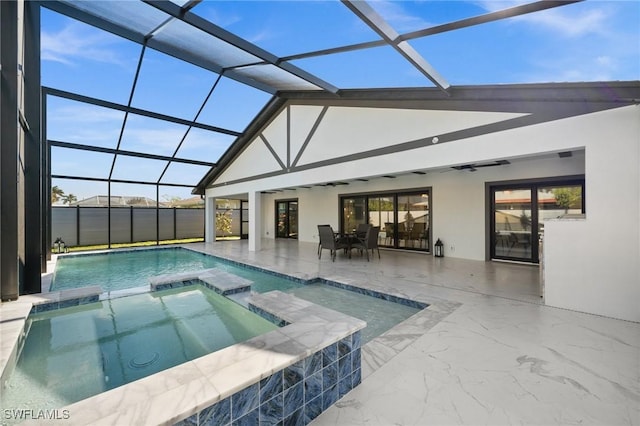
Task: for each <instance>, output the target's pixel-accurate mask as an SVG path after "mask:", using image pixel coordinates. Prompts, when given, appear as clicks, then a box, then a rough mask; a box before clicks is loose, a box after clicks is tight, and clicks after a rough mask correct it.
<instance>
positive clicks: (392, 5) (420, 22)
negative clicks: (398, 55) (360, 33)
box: [371, 0, 433, 33]
mask: <svg viewBox="0 0 640 426" xmlns="http://www.w3.org/2000/svg"><path fill="white" fill-rule="evenodd" d="M371 6H372V7H373V8H374V9H375V10H376V11H377V12H378V13H379V14H380V16H382V17H383V18H384V20H385V21H387V22H388V23H389V25H391V27H392V28H393V29H394V30H396V31H397V32H398V33H404V32H407V31H414V30H419V29H423V28H428V27H430V26H432V25H433V24H432V23H430V22H427V21H425V20H424V19H423V18H422V17H420V16H415V15H412V14H411V13H409V12H408V11H406V10H405V8H404V7H403V4H402V2H397V1H389V0H380V1H375V2H372V3H371Z"/></svg>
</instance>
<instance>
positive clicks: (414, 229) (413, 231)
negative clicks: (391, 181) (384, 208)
mask: <svg viewBox="0 0 640 426" xmlns="http://www.w3.org/2000/svg"><path fill="white" fill-rule="evenodd" d="M428 234H429V195H428V194H427V193H418V194H400V195H398V247H401V248H407V249H416V250H427V249H428V248H429V237H428Z"/></svg>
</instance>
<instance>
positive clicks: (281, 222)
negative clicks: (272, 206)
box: [276, 201, 289, 238]
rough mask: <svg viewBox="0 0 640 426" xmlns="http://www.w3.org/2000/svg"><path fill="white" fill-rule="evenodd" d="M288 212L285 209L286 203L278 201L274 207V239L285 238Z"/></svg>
mask: <svg viewBox="0 0 640 426" xmlns="http://www.w3.org/2000/svg"><path fill="white" fill-rule="evenodd" d="M288 211H289V209H288V208H287V202H286V201H278V203H277V207H276V217H277V226H276V237H278V238H286V237H287V222H288V218H287V213H288Z"/></svg>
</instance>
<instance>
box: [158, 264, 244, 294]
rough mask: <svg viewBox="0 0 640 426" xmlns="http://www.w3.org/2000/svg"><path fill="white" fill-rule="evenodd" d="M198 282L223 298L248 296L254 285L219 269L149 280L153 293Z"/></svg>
mask: <svg viewBox="0 0 640 426" xmlns="http://www.w3.org/2000/svg"><path fill="white" fill-rule="evenodd" d="M198 282H200V283H202V284H204V285H205V286H206V287H208V288H210V289H211V290H213V291H215V292H216V293H218V294H221V295H223V296H229V295H233V294H239V293H247V294H248V293H249V291H250V290H251V284H253V281H251V280H248V279H246V278H242V277H239V276H237V275H234V274H232V273H229V272H227V271H224V270H222V269H219V268H212V269H203V270H200V271H192V272H182V273H179V274H166V275H158V276H155V277H151V278H149V285H150V286H151V291H158V290H166V289H169V288H177V287H184V286H186V285H192V284H196V283H198Z"/></svg>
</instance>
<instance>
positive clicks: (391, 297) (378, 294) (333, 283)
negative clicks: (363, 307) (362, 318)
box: [312, 278, 429, 309]
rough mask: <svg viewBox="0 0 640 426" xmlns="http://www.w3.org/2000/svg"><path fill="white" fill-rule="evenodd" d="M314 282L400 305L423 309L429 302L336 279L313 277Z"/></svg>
mask: <svg viewBox="0 0 640 426" xmlns="http://www.w3.org/2000/svg"><path fill="white" fill-rule="evenodd" d="M312 281H313V282H314V283H315V282H320V283H322V284H326V285H330V286H332V287H336V288H341V289H343V290H348V291H353V292H354V293H359V294H364V295H367V296H371V297H375V298H378V299H384V300H387V301H389V302H394V303H399V304H401V305H405V306H409V307H411V308H416V309H425V308H427V307H428V306H429V304H427V303H424V302H418V301H417V300H411V299H407V298H405V297H400V296H394V295H392V294H387V293H382V292H380V291H376V290H369V289H366V288H361V287H356V286H353V285H350V284H344V283H339V282H337V281H331V280H327V279H324V278H315V279H314V280H312Z"/></svg>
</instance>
